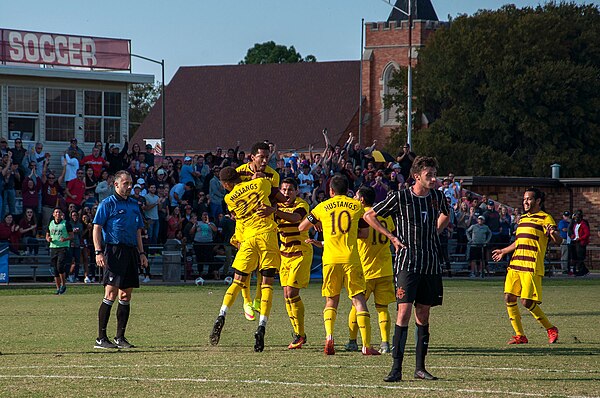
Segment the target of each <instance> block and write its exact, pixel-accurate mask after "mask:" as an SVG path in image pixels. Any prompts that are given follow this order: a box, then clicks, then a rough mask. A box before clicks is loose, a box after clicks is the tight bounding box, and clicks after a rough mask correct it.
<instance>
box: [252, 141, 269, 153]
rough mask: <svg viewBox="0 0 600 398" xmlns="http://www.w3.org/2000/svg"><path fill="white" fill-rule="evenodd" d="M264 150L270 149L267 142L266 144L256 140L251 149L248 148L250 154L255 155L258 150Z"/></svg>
mask: <svg viewBox="0 0 600 398" xmlns="http://www.w3.org/2000/svg"><path fill="white" fill-rule="evenodd" d="M261 149H263V150H265V151H270V150H271V148H269V144H266V143H264V142H257V143H256V144H254V145H252V149H251V150H250V155H256V154H257V153H258V151H259V150H261Z"/></svg>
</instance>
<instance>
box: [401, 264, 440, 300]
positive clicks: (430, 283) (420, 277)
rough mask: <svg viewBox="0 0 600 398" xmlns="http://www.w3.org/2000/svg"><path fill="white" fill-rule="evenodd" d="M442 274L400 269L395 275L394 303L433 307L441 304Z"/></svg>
mask: <svg viewBox="0 0 600 398" xmlns="http://www.w3.org/2000/svg"><path fill="white" fill-rule="evenodd" d="M443 298H444V287H443V285H442V275H441V274H435V275H426V274H417V273H414V272H408V271H400V272H399V273H398V274H397V275H396V303H398V304H406V303H411V304H412V303H415V304H423V305H429V306H431V307H435V306H436V305H442V301H443Z"/></svg>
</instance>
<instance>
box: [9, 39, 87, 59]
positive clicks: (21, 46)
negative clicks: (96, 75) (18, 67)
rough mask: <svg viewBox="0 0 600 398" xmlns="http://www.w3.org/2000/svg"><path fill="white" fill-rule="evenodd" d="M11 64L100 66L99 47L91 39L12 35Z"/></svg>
mask: <svg viewBox="0 0 600 398" xmlns="http://www.w3.org/2000/svg"><path fill="white" fill-rule="evenodd" d="M8 53H9V56H10V60H11V61H15V62H22V61H27V62H31V63H48V64H54V63H58V64H61V65H73V66H96V65H97V63H98V60H97V59H96V43H95V42H94V39H92V38H90V37H76V36H63V35H50V34H36V33H31V32H29V33H24V32H9V33H8Z"/></svg>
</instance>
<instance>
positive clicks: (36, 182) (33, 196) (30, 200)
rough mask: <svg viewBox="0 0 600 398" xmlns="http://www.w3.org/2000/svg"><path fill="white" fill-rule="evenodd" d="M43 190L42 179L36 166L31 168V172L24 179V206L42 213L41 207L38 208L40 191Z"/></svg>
mask: <svg viewBox="0 0 600 398" xmlns="http://www.w3.org/2000/svg"><path fill="white" fill-rule="evenodd" d="M41 191H42V179H41V178H40V177H38V176H37V174H36V172H35V167H34V168H33V169H32V170H31V174H30V175H29V176H28V177H25V180H23V186H22V187H21V196H22V197H23V207H24V208H25V207H29V208H31V209H33V211H34V212H35V214H40V211H41V209H38V204H39V198H40V192H41Z"/></svg>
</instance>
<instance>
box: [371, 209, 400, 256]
mask: <svg viewBox="0 0 600 398" xmlns="http://www.w3.org/2000/svg"><path fill="white" fill-rule="evenodd" d="M363 220H365V221H366V222H367V224H369V225H370V226H371V228H373V229H374V230H375V231H377V232H379V233H380V234H382V235H384V236H386V237H387V238H388V239H389V240H390V242H392V245H394V249H396V253H398V252H399V251H400V250H401V249H403V248H404V245H403V244H402V242H400V239H398V237H396V236H395V235H394V234H392V233H391V232H390V231H389V230H388V229H387V228H386V227H384V226H383V225H382V224H381V223H380V222H379V220H378V219H377V213H375V210H373V209H369V210H367V212H366V213H365V214H364V215H363ZM367 233H368V230H367Z"/></svg>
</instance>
